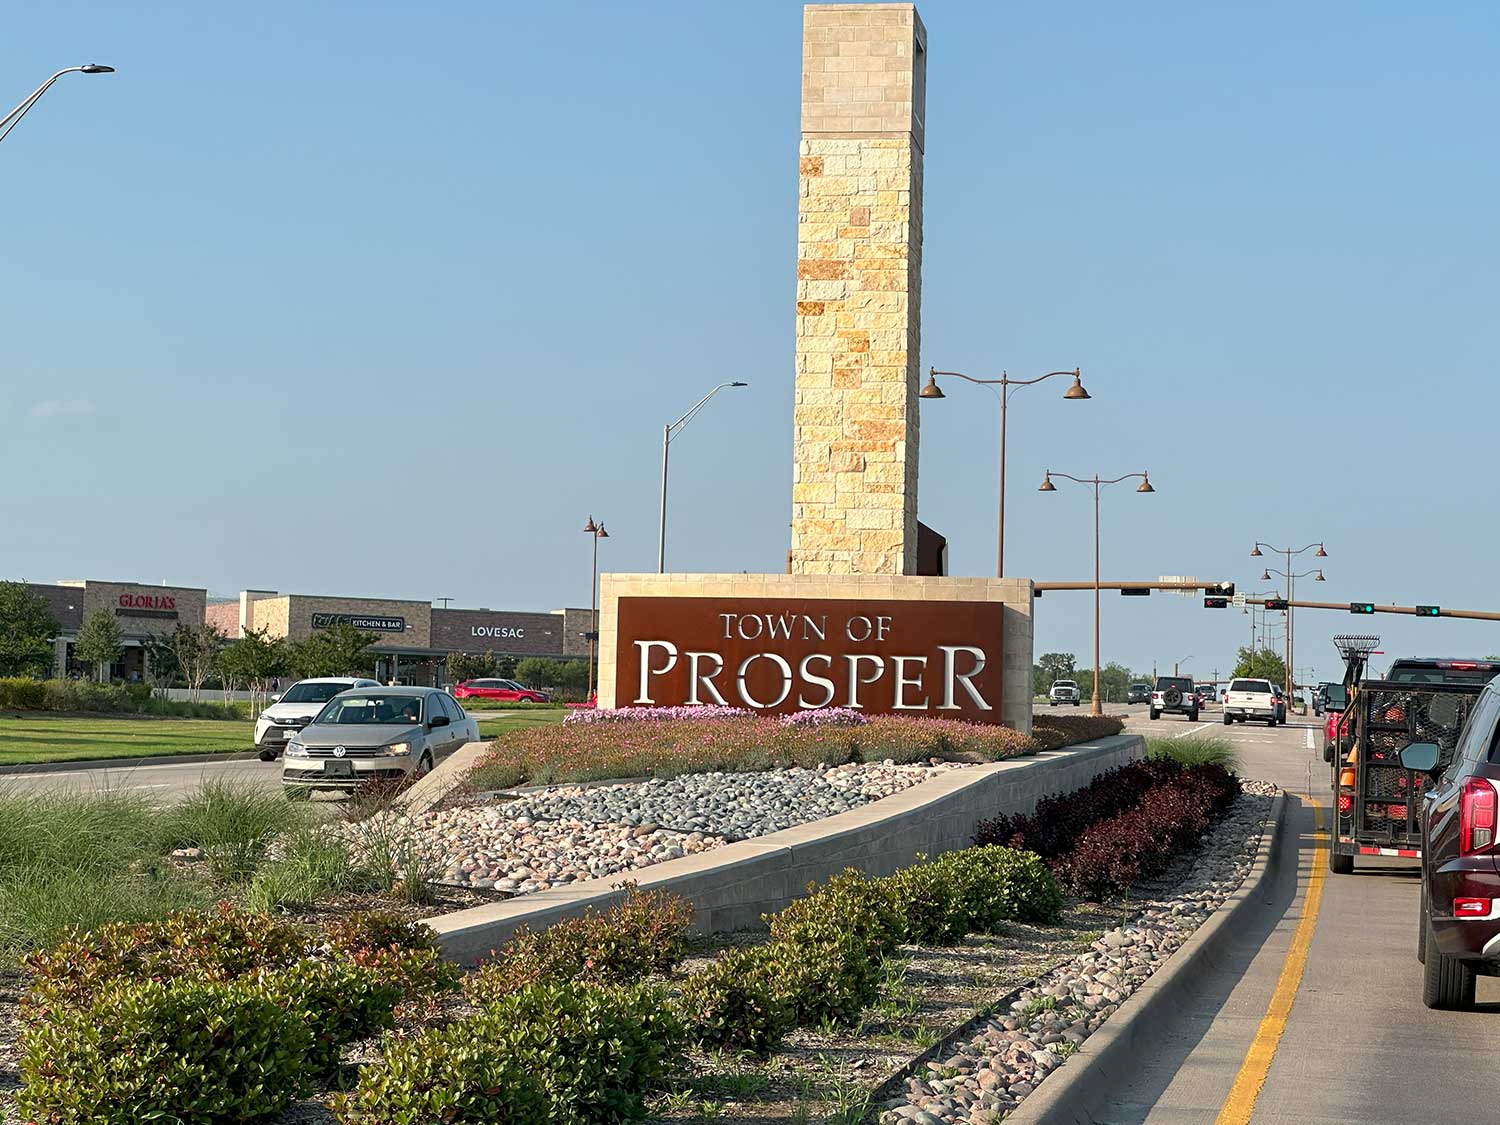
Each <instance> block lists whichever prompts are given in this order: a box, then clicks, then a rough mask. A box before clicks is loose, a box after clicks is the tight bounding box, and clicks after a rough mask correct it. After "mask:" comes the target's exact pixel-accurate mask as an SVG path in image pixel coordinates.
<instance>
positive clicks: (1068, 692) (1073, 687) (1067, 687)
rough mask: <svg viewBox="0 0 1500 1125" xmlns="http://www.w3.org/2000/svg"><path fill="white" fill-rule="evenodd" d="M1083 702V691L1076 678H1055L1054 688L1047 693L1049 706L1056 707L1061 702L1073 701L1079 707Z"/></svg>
mask: <svg viewBox="0 0 1500 1125" xmlns="http://www.w3.org/2000/svg"><path fill="white" fill-rule="evenodd" d="M1082 702H1083V693H1082V692H1080V691H1079V690H1078V683H1077V681H1075V680H1053V681H1052V690H1051V691H1050V692H1048V693H1047V706H1049V707H1056V706H1057V705H1058V704H1059V703H1071V704H1072V705H1073V706H1074V707H1077V706H1078V705H1079V704H1080V703H1082Z"/></svg>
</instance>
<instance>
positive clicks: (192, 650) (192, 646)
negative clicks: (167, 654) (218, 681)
mask: <svg viewBox="0 0 1500 1125" xmlns="http://www.w3.org/2000/svg"><path fill="white" fill-rule="evenodd" d="M223 647H224V634H223V633H221V632H219V630H217V629H216V628H214V627H213V626H212V625H182V624H179V625H178V626H177V628H176V629H174V630H173V631H172V637H171V648H172V655H173V657H175V658H176V660H177V667H178V669H179V670H180V671H181V673H182V678H183V679H184V680H186V681H187V686H188V695H189V698H191V699H192V700H193V701H194V702H196V701H197V699H198V697H199V695H200V694H201V693H202V691H203V681H204V680H206V679H208V677H209V676H210V675H211V674H212V673H213V670H214V665H215V664H216V663H217V662H218V659H219V649H221V648H223Z"/></svg>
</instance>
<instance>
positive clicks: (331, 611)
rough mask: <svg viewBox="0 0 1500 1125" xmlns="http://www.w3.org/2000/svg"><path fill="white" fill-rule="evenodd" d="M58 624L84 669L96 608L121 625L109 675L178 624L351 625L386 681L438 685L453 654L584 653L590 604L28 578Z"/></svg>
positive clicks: (63, 667) (298, 636)
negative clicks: (82, 635)
mask: <svg viewBox="0 0 1500 1125" xmlns="http://www.w3.org/2000/svg"><path fill="white" fill-rule="evenodd" d="M28 586H29V588H30V590H31V592H32V593H33V594H35V595H37V596H38V597H40V598H42V599H43V600H44V601H45V602H46V603H47V605H48V607H49V608H50V609H51V611H52V615H53V616H54V617H56V618H57V620H58V622H59V624H61V626H62V628H61V630H60V631H59V632H58V635H57V636H56V637H55V638H54V640H53V647H54V656H55V659H54V669H53V670H54V672H55V674H57V675H69V674H72V675H91V674H92V673H93V669H92V668H84V667H83V666H81V665H80V664H79V663H78V661H77V660H76V659H75V658H74V655H73V646H74V643H75V642H76V640H77V639H78V631H79V629H81V628H82V626H83V621H84V619H85V618H86V617H87V616H88V615H89V614H90V613H92V612H93V611H94V610H96V609H103V610H105V611H107V612H109V613H110V614H111V615H113V616H114V617H115V618H116V620H117V621H118V622H119V625H120V628H121V648H122V652H121V655H120V659H119V660H118V661H116V662H115V664H114V666H113V667H112V668H111V669H110V676H111V678H113V679H123V680H135V679H141V678H144V674H145V661H144V652H143V647H142V646H143V645H144V644H145V643H146V642H147V641H148V640H150V638H151V637H153V636H166V635H168V634H170V633H171V632H172V631H173V630H174V629H176V628H177V626H178V625H180V624H181V625H203V624H209V625H212V626H214V627H215V628H216V629H218V630H219V632H220V633H222V634H224V636H225V637H227V638H228V639H230V640H233V639H235V638H237V637H241V636H243V635H244V633H245V630H246V629H257V630H259V629H264V630H266V631H267V632H268V633H269V634H270V635H271V636H273V637H286V638H288V639H290V640H306V639H307V638H308V637H310V636H312V635H313V634H314V633H315V632H316V631H317V630H319V629H326V628H327V627H328V626H330V625H334V624H339V623H348V624H350V625H353V626H354V627H355V628H357V629H359V630H361V631H362V632H366V633H373V634H375V636H376V637H377V638H378V639H377V640H376V642H375V644H374V645H373V646H371V647H372V651H373V652H374V653H375V656H376V659H377V668H376V672H377V675H378V676H379V678H380V679H382V680H385V681H390V680H399V681H401V682H403V683H409V684H428V685H441V684H443V683H444V682H446V677H445V671H444V661H445V659H446V658H447V656H448V655H449V654H450V653H470V654H472V655H476V656H479V655H484V654H485V653H493V654H494V655H495V656H514V657H517V658H522V657H527V656H544V657H551V658H553V659H563V658H569V657H580V658H581V657H586V656H587V655H588V630H589V627H590V625H589V611H588V610H587V609H558V610H553V611H551V612H548V613H536V612H527V611H523V610H492V609H448V608H441V607H434V606H433V605H432V604H431V603H430V602H421V601H404V600H399V599H393V598H354V597H323V596H316V595H308V594H281V593H277V592H276V591H274V590H245V591H242V592H241V593H240V595H239V597H238V598H211V597H210V596H209V594H208V591H207V590H206V589H204V588H202V587H192V586H165V585H163V586H151V585H146V584H144V583H137V582H100V581H94V580H87V581H70V582H58V583H55V584H50V585H48V584H39V583H29V584H28Z"/></svg>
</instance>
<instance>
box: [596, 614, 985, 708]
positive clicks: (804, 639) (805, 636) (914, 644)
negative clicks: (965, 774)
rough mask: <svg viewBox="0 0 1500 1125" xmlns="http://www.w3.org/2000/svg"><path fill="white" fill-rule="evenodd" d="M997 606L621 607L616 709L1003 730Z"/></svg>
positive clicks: (616, 660) (617, 656)
mask: <svg viewBox="0 0 1500 1125" xmlns="http://www.w3.org/2000/svg"><path fill="white" fill-rule="evenodd" d="M1003 615H1004V607H1003V606H1002V605H1001V604H1000V603H999V602H941V601H871V600H864V599H857V598H848V599H842V598H812V599H809V598H790V599H787V598H642V597H622V598H621V599H620V600H619V609H618V632H617V635H616V647H615V701H614V702H615V706H616V707H653V706H654V707H675V706H695V705H720V706H729V707H744V708H748V709H751V710H756V711H763V712H765V713H767V714H787V713H790V712H794V711H801V710H809V709H813V708H817V707H850V708H854V709H856V710H860V711H864V712H867V713H869V714H893V715H926V716H930V717H933V718H945V719H966V720H968V721H970V722H982V723H999V722H1000V711H1001V707H1000V704H1001V684H1002V681H1003V677H1004V661H1003V659H1002V650H1001V637H1002V634H1003V620H1004V618H1003Z"/></svg>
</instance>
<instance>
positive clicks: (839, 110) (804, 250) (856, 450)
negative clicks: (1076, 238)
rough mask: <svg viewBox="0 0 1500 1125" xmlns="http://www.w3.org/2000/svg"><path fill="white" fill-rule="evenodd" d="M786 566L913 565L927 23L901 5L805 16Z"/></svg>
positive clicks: (856, 569) (860, 568)
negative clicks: (788, 554) (789, 539)
mask: <svg viewBox="0 0 1500 1125" xmlns="http://www.w3.org/2000/svg"><path fill="white" fill-rule="evenodd" d="M802 40H803V42H802V142H801V152H800V169H799V179H798V188H799V191H798V197H799V198H798V208H797V222H798V226H797V371H796V407H795V412H794V421H793V424H794V435H793V441H794V454H793V470H792V472H793V476H792V482H793V483H792V550H791V570H792V573H793V574H891V575H901V574H914V573H915V572H916V551H917V403H918V399H917V389H918V384H919V374H918V361H919V356H918V342H919V325H920V322H921V276H922V145H923V117H924V114H925V101H926V77H927V65H926V55H927V32H926V29H925V28H924V27H923V26H922V21H921V19H920V18H918V16H917V12H916V8H915V7H914V6H912V5H911V4H812V5H808V7H807V8H806V9H804V14H803V23H802Z"/></svg>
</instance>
